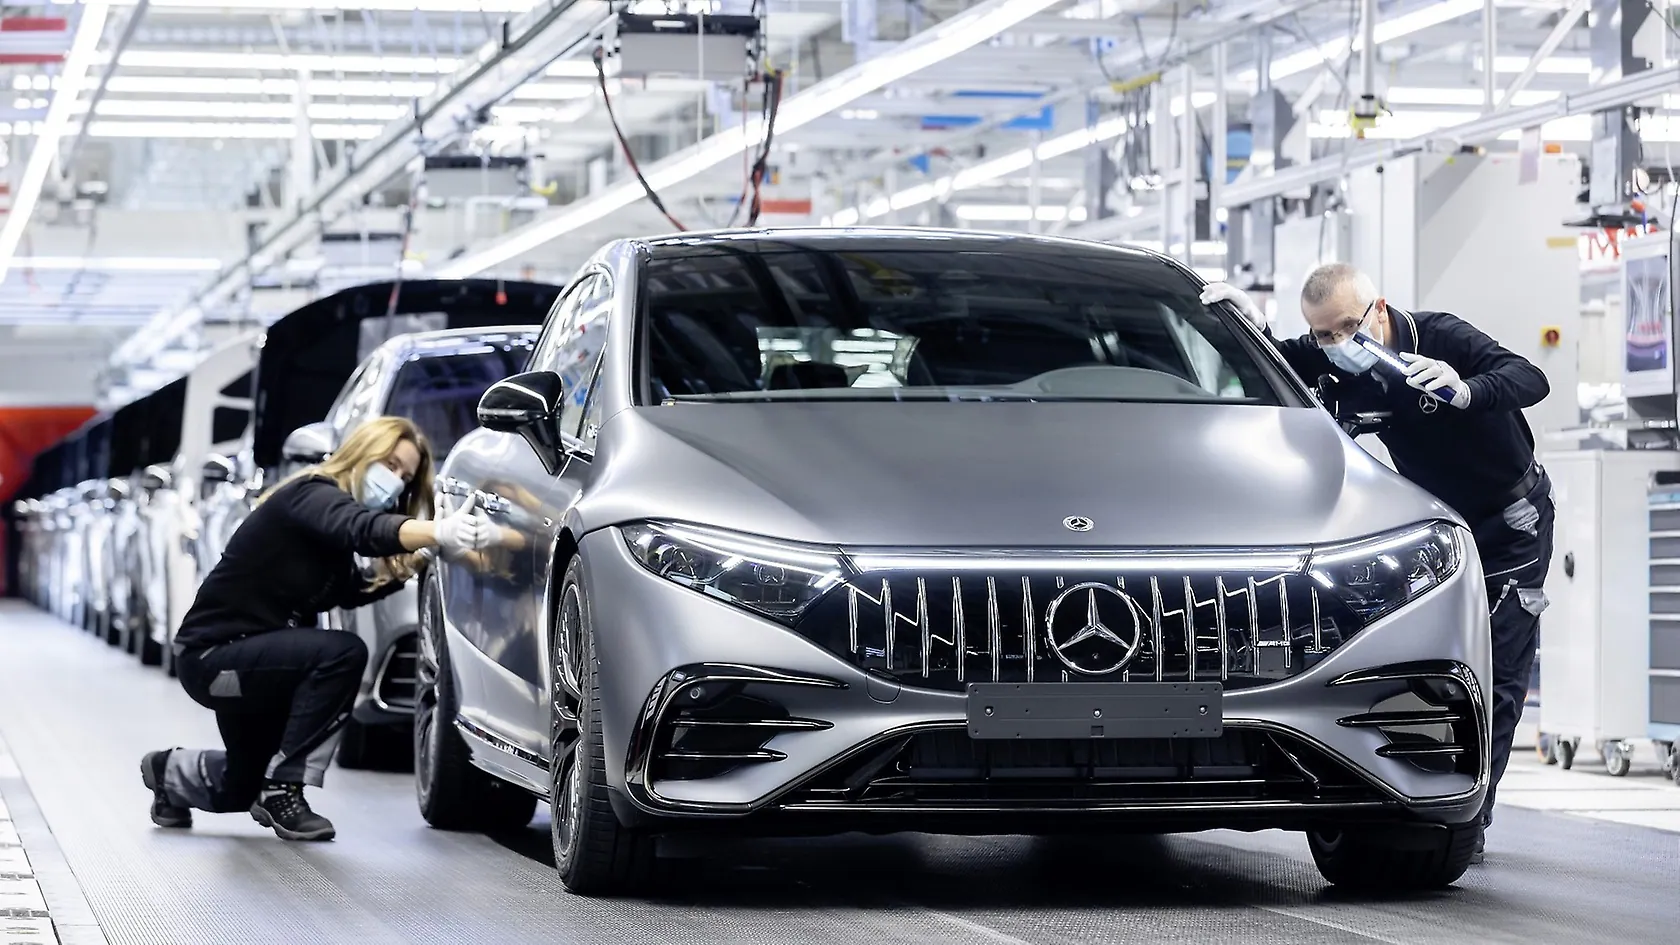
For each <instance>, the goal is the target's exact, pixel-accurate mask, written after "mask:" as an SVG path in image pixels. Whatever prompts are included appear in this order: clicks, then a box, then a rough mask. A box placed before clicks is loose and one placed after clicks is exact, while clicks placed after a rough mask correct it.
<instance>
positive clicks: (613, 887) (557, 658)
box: [549, 557, 654, 896]
mask: <svg viewBox="0 0 1680 945" xmlns="http://www.w3.org/2000/svg"><path fill="white" fill-rule="evenodd" d="M552 637H553V639H552V640H551V641H550V651H551V654H552V658H551V660H550V665H551V666H552V668H553V669H552V672H553V676H554V684H553V686H554V693H553V697H554V698H553V703H552V706H551V708H550V714H551V716H552V723H551V730H552V733H553V744H552V746H551V749H552V754H551V759H552V760H551V761H550V762H549V798H550V802H549V803H550V807H551V809H552V811H553V813H552V815H551V817H550V818H549V821H550V839H551V841H552V842H553V845H554V865H555V868H556V869H557V870H558V871H559V873H560V882H561V883H562V884H563V885H565V887H566V889H567V890H568V891H570V892H572V893H576V894H577V895H581V896H608V895H621V894H625V893H632V892H636V891H637V890H639V889H641V888H643V887H645V886H646V885H647V884H648V882H649V881H650V880H651V879H652V877H653V871H654V837H653V836H652V835H651V834H648V833H644V832H641V831H637V830H632V829H630V828H628V827H626V826H625V825H624V824H623V823H621V822H620V821H619V819H618V815H617V814H616V813H614V812H613V808H612V801H611V799H610V796H609V794H608V788H607V766H606V751H605V749H604V747H603V745H602V742H601V689H600V678H599V674H598V672H597V668H598V663H597V661H596V659H595V635H594V626H593V623H592V621H591V611H590V605H589V600H588V597H587V596H586V594H585V592H584V589H583V584H582V582H581V562H580V561H579V559H577V558H575V557H574V558H573V559H572V561H571V564H570V565H568V566H567V568H566V576H565V578H564V580H563V581H562V582H561V585H560V601H559V604H558V605H557V608H556V613H555V619H554V632H553V634H552Z"/></svg>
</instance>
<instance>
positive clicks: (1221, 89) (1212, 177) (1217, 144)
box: [1207, 43, 1230, 269]
mask: <svg viewBox="0 0 1680 945" xmlns="http://www.w3.org/2000/svg"><path fill="white" fill-rule="evenodd" d="M1225 52H1226V50H1225V44H1224V43H1220V44H1219V45H1217V46H1215V47H1213V75H1214V83H1213V131H1212V133H1211V135H1210V137H1211V138H1212V139H1213V140H1211V141H1210V142H1208V143H1209V144H1210V145H1211V146H1212V149H1213V154H1212V155H1211V157H1210V160H1209V162H1208V164H1209V166H1208V185H1207V190H1208V202H1207V205H1208V236H1209V237H1211V238H1212V239H1213V240H1215V241H1216V242H1218V243H1219V244H1220V245H1221V246H1225V240H1224V234H1223V233H1222V232H1220V228H1219V214H1221V213H1224V212H1225V211H1224V209H1223V208H1221V207H1220V205H1219V193H1220V191H1222V190H1224V188H1225V175H1226V173H1227V171H1226V169H1225V165H1226V164H1227V163H1228V162H1229V160H1230V155H1228V154H1227V153H1226V150H1225V148H1226V144H1227V142H1226V137H1227V136H1228V135H1229V133H1230V130H1229V125H1228V123H1229V121H1230V115H1228V114H1227V111H1228V109H1229V108H1230V103H1229V102H1228V100H1227V97H1226V92H1225V67H1226V63H1225ZM1226 261H1227V260H1226V250H1224V249H1221V250H1220V252H1219V267H1220V268H1221V269H1224V268H1225V264H1226Z"/></svg>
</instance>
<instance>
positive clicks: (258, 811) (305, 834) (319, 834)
mask: <svg viewBox="0 0 1680 945" xmlns="http://www.w3.org/2000/svg"><path fill="white" fill-rule="evenodd" d="M251 819H252V820H254V821H256V822H257V823H259V824H262V825H263V826H264V827H267V828H269V829H270V830H273V831H274V835H275V836H277V837H279V838H280V839H282V840H306V841H307V840H331V839H332V838H333V837H334V836H336V835H337V831H335V830H334V829H333V828H331V827H324V828H322V829H320V830H290V829H288V828H286V827H282V826H280V825H279V824H277V823H275V822H274V818H273V817H272V816H270V815H269V813H268V811H266V810H264V809H263V808H262V807H261V805H256V804H253V805H252V806H251Z"/></svg>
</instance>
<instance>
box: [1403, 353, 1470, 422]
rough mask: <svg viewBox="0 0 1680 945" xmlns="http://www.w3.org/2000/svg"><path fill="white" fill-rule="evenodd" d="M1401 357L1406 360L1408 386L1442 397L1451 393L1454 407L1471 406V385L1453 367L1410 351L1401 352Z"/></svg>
mask: <svg viewBox="0 0 1680 945" xmlns="http://www.w3.org/2000/svg"><path fill="white" fill-rule="evenodd" d="M1400 357H1402V358H1404V359H1405V360H1406V383H1407V384H1410V385H1411V386H1413V387H1416V388H1417V389H1418V390H1423V391H1429V392H1431V393H1435V394H1440V395H1442V396H1446V395H1447V392H1448V391H1451V392H1452V393H1451V397H1452V405H1453V406H1454V407H1457V408H1458V409H1460V410H1463V409H1464V408H1466V407H1468V406H1470V385H1468V384H1466V383H1464V380H1463V379H1462V378H1460V377H1459V376H1458V372H1457V371H1455V370H1453V366H1452V365H1450V364H1448V363H1447V362H1445V361H1437V360H1435V359H1434V358H1426V357H1424V356H1423V355H1420V354H1412V353H1411V352H1410V351H1402V352H1400Z"/></svg>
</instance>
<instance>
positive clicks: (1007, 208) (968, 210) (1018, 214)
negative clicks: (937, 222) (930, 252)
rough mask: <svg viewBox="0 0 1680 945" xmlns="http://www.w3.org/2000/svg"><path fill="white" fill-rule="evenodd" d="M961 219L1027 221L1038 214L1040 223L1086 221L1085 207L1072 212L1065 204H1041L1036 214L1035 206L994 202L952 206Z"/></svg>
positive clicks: (952, 209) (1005, 221)
mask: <svg viewBox="0 0 1680 945" xmlns="http://www.w3.org/2000/svg"><path fill="white" fill-rule="evenodd" d="M951 213H953V214H954V215H955V216H956V218H957V219H959V220H973V221H976V222H985V223H1025V222H1027V221H1029V220H1031V219H1033V217H1034V216H1037V218H1038V221H1039V222H1040V223H1060V222H1062V221H1063V220H1066V221H1068V222H1070V223H1084V222H1085V208H1084V207H1074V208H1073V210H1072V211H1071V212H1070V211H1069V210H1068V208H1067V207H1065V206H1045V205H1042V204H1041V205H1040V206H1039V207H1038V212H1037V213H1036V214H1034V212H1033V208H1032V207H1029V206H1027V205H1026V204H993V203H961V204H957V205H955V206H953V207H952V208H951Z"/></svg>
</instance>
